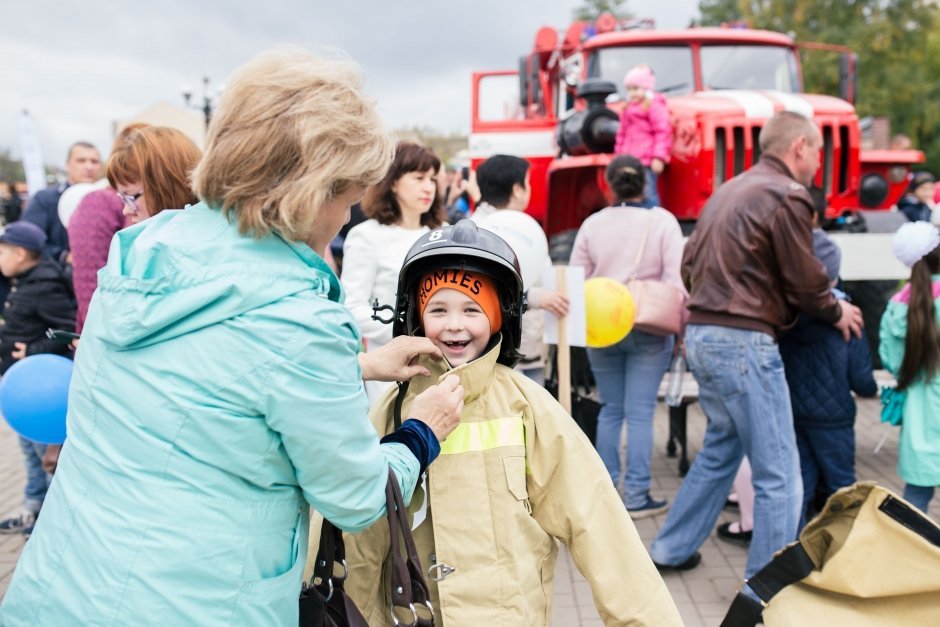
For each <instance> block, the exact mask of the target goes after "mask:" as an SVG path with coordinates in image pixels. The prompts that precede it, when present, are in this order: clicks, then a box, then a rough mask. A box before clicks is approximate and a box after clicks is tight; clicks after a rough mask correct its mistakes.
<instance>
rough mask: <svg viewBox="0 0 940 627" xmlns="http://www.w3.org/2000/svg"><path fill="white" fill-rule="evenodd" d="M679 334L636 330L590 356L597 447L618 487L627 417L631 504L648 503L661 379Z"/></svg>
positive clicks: (627, 487)
mask: <svg viewBox="0 0 940 627" xmlns="http://www.w3.org/2000/svg"><path fill="white" fill-rule="evenodd" d="M674 341H675V340H674V338H673V337H672V336H669V337H659V336H656V335H650V334H649V333H643V332H642V331H633V332H631V333H630V334H629V335H627V337H625V338H624V339H622V340H620V342H618V343H617V344H614V345H613V346H608V347H607V348H589V349H588V359H589V360H590V361H591V370H592V371H593V372H594V380H595V381H596V382H597V391H598V394H599V395H600V398H601V403H602V406H601V411H600V414H599V415H598V417H597V442H596V445H597V452H598V454H600V456H601V460H603V462H604V465H605V466H606V467H607V472H609V473H610V478H611V480H612V481H613V482H614V485H615V486H616V485H617V484H618V482H619V481H620V433H621V431H622V429H623V423H624V420H626V422H627V474H626V477H625V478H624V482H623V492H624V500H625V502H626V505H627V509H634V508H637V507H640V506H642V505H644V504H645V503H646V498H647V494H648V493H649V488H650V458H651V457H652V454H653V411H654V410H655V409H656V394H657V392H658V390H659V382H660V381H661V380H662V378H663V374H664V373H665V372H666V368H668V367H669V358H670V357H671V355H672V346H673V343H674Z"/></svg>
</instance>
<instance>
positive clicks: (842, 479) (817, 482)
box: [796, 425, 855, 529]
mask: <svg viewBox="0 0 940 627" xmlns="http://www.w3.org/2000/svg"><path fill="white" fill-rule="evenodd" d="M796 447H797V450H799V452H800V473H801V474H802V475H803V509H802V511H801V514H800V527H799V528H800V529H802V528H803V525H805V524H806V522H807V518H808V516H809V515H810V514H813V513H815V508H814V507H813V501H814V500H815V499H816V497H817V495H820V494H821V495H822V496H825V497H826V498H829V497H830V496H832V494H833V493H834V492H835V491H836V490H838V489H840V488H844V487H846V486H850V485H852V484H853V483H855V428H854V427H839V428H836V429H821V428H819V427H804V426H802V425H797V426H796Z"/></svg>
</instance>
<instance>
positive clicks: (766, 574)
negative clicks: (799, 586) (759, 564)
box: [721, 542, 816, 627]
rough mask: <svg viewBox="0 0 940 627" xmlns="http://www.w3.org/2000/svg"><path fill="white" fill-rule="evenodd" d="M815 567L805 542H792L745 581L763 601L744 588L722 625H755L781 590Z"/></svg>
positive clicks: (732, 626)
mask: <svg viewBox="0 0 940 627" xmlns="http://www.w3.org/2000/svg"><path fill="white" fill-rule="evenodd" d="M815 569H816V565H815V564H814V563H813V560H812V559H810V557H809V554H808V553H807V552H806V549H804V548H803V545H802V544H800V543H799V542H795V543H793V544H791V545H790V546H788V547H787V548H785V549H784V550H783V551H781V552H780V553H779V554H778V555H777V556H776V557H774V558H773V559H772V560H771V561H770V563H769V564H767V565H766V566H764V567H763V568H762V569H760V571H759V572H758V573H757V574H756V575H754V576H753V577H751V578H750V579H746V580H745V584H746V585H747V586H749V587H750V588H751V590H753V591H754V593H755V594H756V595H757V596H758V597H759V598H760V601H755V600H754V599H753V598H752V597H749V596H747V595H746V594H744V592H743V591H740V592H738V594H737V595H736V596H735V597H734V601H732V602H731V607H730V608H728V613H727V614H725V618H724V620H723V621H722V622H721V627H754V625H756V624H757V622H758V621H759V620H760V618H761V612H763V610H764V606H766V605H767V603H769V602H770V600H771V599H772V598H773V597H774V596H776V595H777V593H778V592H780V591H781V590H783V589H784V588H786V587H787V586H789V585H791V584H794V583H796V582H797V581H800V580H801V579H805V578H806V577H807V576H808V575H809V574H810V573H811V572H813V571H814V570H815Z"/></svg>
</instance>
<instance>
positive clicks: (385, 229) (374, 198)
mask: <svg viewBox="0 0 940 627" xmlns="http://www.w3.org/2000/svg"><path fill="white" fill-rule="evenodd" d="M440 168H441V162H440V159H438V158H437V156H435V154H434V153H433V152H431V151H430V150H429V149H427V148H425V147H424V146H420V145H418V144H414V143H411V142H400V143H399V144H398V149H397V151H396V153H395V161H394V162H393V163H392V167H391V168H390V169H389V171H388V174H386V175H385V178H384V179H383V180H382V182H381V183H379V184H378V185H376V186H375V187H373V188H371V189H370V190H369V192H368V193H367V194H366V197H365V199H364V200H363V202H362V209H363V211H364V212H365V214H366V217H368V218H369V219H368V220H366V221H365V222H363V223H362V224H359V225H357V226H355V227H353V228H352V229H351V230H350V231H349V234H348V235H347V236H346V241H345V243H344V244H343V275H342V283H343V288H344V289H345V290H346V306H347V307H348V308H349V310H350V311H351V312H352V314H353V318H355V320H356V324H357V325H359V330H360V332H361V333H362V338H363V343H364V344H365V350H366V351H367V352H372V351H374V350H375V349H377V348H379V347H380V346H384V345H385V344H387V343H388V342H390V341H391V339H392V325H391V324H385V323H382V322H380V321H378V320H373V319H372V313H373V309H372V308H373V305H374V304H375V302H376V301H378V305H379V307H381V306H383V305H388V306H390V307H392V308H393V309H394V307H395V296H396V293H395V292H396V289H397V286H398V271H399V270H401V265H402V262H404V260H405V254H407V252H408V250H409V249H410V248H411V245H412V244H414V243H415V241H416V240H417V239H418V238H419V237H421V234H422V233H425V232H427V231H428V230H430V229H436V228H437V227H439V226H441V224H443V222H444V208H443V206H442V203H441V200H440V198H439V196H438V193H437V173H438V171H439V170H440ZM379 315H380V316H381V317H383V318H385V319H387V320H390V319H391V315H392V311H391V310H385V311H380V312H379ZM391 385H392V384H391V383H385V382H380V381H367V382H366V393H367V394H368V395H369V401H370V402H375V401H376V399H378V397H379V396H381V395H382V393H383V392H384V391H385V390H386V389H388V388H389V387H390V386H391Z"/></svg>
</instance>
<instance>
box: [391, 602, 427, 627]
mask: <svg viewBox="0 0 940 627" xmlns="http://www.w3.org/2000/svg"><path fill="white" fill-rule="evenodd" d="M396 607H399V606H396V605H392V606H390V607H389V608H388V613H389V615H390V616H391V617H392V624H393V625H401V622H400V621H399V620H398V617H397V616H395V608H396ZM400 607H404V605H402V606H400ZM408 609H410V610H411V622H410V623H408V624H406V625H404V627H413V626H414V625H417V624H418V611H417V610H416V609H415V604H414V603H409V604H408ZM431 616H432V620H433V616H434V613H433V612H432V613H431Z"/></svg>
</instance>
